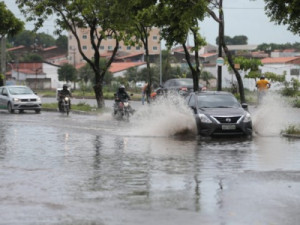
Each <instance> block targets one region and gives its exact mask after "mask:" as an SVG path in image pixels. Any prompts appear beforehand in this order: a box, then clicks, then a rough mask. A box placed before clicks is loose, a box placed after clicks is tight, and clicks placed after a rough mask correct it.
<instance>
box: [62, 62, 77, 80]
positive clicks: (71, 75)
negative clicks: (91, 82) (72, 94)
mask: <svg viewBox="0 0 300 225" xmlns="http://www.w3.org/2000/svg"><path fill="white" fill-rule="evenodd" d="M57 73H58V80H60V81H65V82H68V81H72V82H73V81H77V71H76V68H75V67H74V66H73V65H72V64H69V63H65V64H63V65H62V67H60V68H59V69H58V70H57Z"/></svg>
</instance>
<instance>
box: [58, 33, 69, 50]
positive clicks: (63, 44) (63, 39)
mask: <svg viewBox="0 0 300 225" xmlns="http://www.w3.org/2000/svg"><path fill="white" fill-rule="evenodd" d="M55 44H56V46H57V47H58V48H60V49H64V50H67V49H68V37H67V36H66V35H60V36H59V37H58V38H57V39H56V41H55Z"/></svg>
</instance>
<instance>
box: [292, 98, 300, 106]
mask: <svg viewBox="0 0 300 225" xmlns="http://www.w3.org/2000/svg"><path fill="white" fill-rule="evenodd" d="M292 104H293V107H295V108H300V98H296V99H294V100H293V103H292Z"/></svg>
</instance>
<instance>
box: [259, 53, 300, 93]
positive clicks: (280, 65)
mask: <svg viewBox="0 0 300 225" xmlns="http://www.w3.org/2000/svg"><path fill="white" fill-rule="evenodd" d="M261 62H262V63H263V66H262V67H261V68H260V69H261V72H262V73H265V72H273V73H276V74H286V77H285V79H286V81H291V79H292V78H294V79H298V80H299V81H300V56H298V57H275V58H271V57H269V58H264V59H262V60H261ZM278 88H279V87H278Z"/></svg>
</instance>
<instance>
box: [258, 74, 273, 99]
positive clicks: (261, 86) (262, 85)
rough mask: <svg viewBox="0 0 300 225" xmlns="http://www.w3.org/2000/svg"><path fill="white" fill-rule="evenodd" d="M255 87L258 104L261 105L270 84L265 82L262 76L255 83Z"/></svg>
mask: <svg viewBox="0 0 300 225" xmlns="http://www.w3.org/2000/svg"><path fill="white" fill-rule="evenodd" d="M256 87H257V91H258V103H261V101H262V98H263V97H264V96H265V95H266V93H267V90H268V89H269V88H270V87H271V83H270V82H269V81H268V80H266V78H265V76H264V75H262V76H261V77H260V80H258V81H257V82H256Z"/></svg>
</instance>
